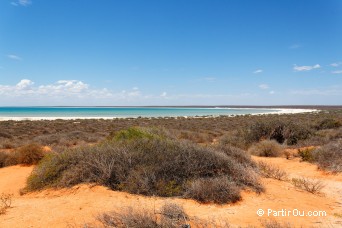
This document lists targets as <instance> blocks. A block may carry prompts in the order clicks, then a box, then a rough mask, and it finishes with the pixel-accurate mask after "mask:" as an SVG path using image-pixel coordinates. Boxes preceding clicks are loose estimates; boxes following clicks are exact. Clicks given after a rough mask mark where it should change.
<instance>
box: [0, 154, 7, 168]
mask: <svg viewBox="0 0 342 228" xmlns="http://www.w3.org/2000/svg"><path fill="white" fill-rule="evenodd" d="M7 158H8V153H6V152H2V151H0V168H2V167H5V166H6V160H7Z"/></svg>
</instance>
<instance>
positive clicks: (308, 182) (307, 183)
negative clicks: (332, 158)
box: [291, 177, 324, 194]
mask: <svg viewBox="0 0 342 228" xmlns="http://www.w3.org/2000/svg"><path fill="white" fill-rule="evenodd" d="M291 181H292V184H293V185H294V186H295V187H297V188H300V189H302V190H305V191H307V192H310V193H313V194H318V193H320V192H321V190H322V189H323V188H324V184H323V183H322V181H320V180H314V179H309V178H305V177H301V178H292V180H291Z"/></svg>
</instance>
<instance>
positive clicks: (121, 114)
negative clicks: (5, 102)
mask: <svg viewBox="0 0 342 228" xmlns="http://www.w3.org/2000/svg"><path fill="white" fill-rule="evenodd" d="M289 110H292V109H289ZM302 111H304V110H302ZM296 112H298V111H296ZM299 112H300V111H299ZM264 113H284V109H272V108H270V109H268V108H267V109H264V108H218V107H212V108H207V107H205V108H197V107H196V108H191V107H0V120H23V119H32V120H34V119H89V118H97V119H99V118H106V119H108V118H137V117H181V116H182V117H196V116H220V115H225V116H230V115H246V114H264ZM285 113H293V111H288V112H286V111H285Z"/></svg>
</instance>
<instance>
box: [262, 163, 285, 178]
mask: <svg viewBox="0 0 342 228" xmlns="http://www.w3.org/2000/svg"><path fill="white" fill-rule="evenodd" d="M258 166H259V169H260V173H261V175H262V176H263V177H266V178H273V179H276V180H280V181H285V180H287V178H288V175H287V173H286V172H285V171H284V170H281V169H280V168H279V167H277V166H274V165H270V164H268V163H267V162H264V161H259V162H258Z"/></svg>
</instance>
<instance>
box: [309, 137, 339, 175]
mask: <svg viewBox="0 0 342 228" xmlns="http://www.w3.org/2000/svg"><path fill="white" fill-rule="evenodd" d="M312 154H313V159H312V160H313V161H314V162H316V163H317V164H318V167H319V168H320V169H323V170H327V171H331V172H342V140H339V141H337V142H331V143H328V144H326V145H324V146H322V147H320V148H318V149H316V150H314V151H313V152H312Z"/></svg>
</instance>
